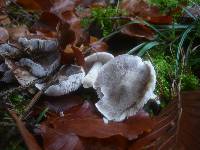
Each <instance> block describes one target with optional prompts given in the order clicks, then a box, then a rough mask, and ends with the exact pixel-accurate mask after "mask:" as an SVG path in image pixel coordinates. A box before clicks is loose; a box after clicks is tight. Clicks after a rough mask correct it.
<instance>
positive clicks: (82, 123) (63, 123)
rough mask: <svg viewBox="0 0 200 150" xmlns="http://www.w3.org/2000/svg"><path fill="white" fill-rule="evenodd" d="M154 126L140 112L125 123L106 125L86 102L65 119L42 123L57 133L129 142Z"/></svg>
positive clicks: (144, 114) (49, 120) (70, 112)
mask: <svg viewBox="0 0 200 150" xmlns="http://www.w3.org/2000/svg"><path fill="white" fill-rule="evenodd" d="M153 125H154V120H152V119H151V118H150V117H149V116H148V115H147V114H146V113H144V112H139V113H138V114H137V115H136V116H134V117H130V118H129V119H128V120H127V121H125V122H110V123H108V124H105V123H104V121H103V119H102V118H101V117H100V116H99V115H98V114H97V113H96V112H95V110H94V109H93V108H92V106H91V105H90V104H89V103H87V102H85V103H84V104H83V105H81V106H77V107H73V108H72V109H70V110H69V111H67V112H65V115H64V117H56V118H49V119H48V120H47V121H45V122H43V123H42V125H41V127H44V128H45V127H48V128H51V129H52V130H55V131H56V132H57V133H62V134H68V133H74V134H76V135H78V136H81V137H88V138H90V137H93V138H109V137H112V136H115V135H121V136H123V137H125V138H127V139H129V140H133V139H137V138H138V136H139V135H141V134H143V133H144V132H149V131H150V130H151V128H152V127H153ZM85 129H87V130H85ZM43 134H45V132H43Z"/></svg>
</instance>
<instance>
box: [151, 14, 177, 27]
mask: <svg viewBox="0 0 200 150" xmlns="http://www.w3.org/2000/svg"><path fill="white" fill-rule="evenodd" d="M147 20H148V22H150V23H152V24H158V25H166V24H172V21H173V18H172V16H158V17H147Z"/></svg>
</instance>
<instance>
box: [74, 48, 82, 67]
mask: <svg viewBox="0 0 200 150" xmlns="http://www.w3.org/2000/svg"><path fill="white" fill-rule="evenodd" d="M72 50H73V52H74V56H75V61H76V63H77V65H79V66H82V67H85V59H84V55H83V53H82V50H81V48H78V47H76V46H73V45H72Z"/></svg>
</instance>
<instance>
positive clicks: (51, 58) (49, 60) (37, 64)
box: [19, 52, 60, 77]
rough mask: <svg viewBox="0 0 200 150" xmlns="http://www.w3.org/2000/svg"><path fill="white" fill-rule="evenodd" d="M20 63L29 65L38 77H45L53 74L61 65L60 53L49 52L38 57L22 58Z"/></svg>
mask: <svg viewBox="0 0 200 150" xmlns="http://www.w3.org/2000/svg"><path fill="white" fill-rule="evenodd" d="M19 65H20V66H22V67H27V68H28V69H29V71H30V72H31V73H32V74H33V75H34V76H36V77H44V76H48V75H49V74H51V73H52V72H53V71H55V69H56V68H57V67H58V66H59V65H60V54H59V53H58V52H52V53H47V54H46V55H45V59H44V56H40V57H38V58H35V59H34V58H21V59H20V61H19Z"/></svg>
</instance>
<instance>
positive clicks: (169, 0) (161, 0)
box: [148, 0, 200, 15]
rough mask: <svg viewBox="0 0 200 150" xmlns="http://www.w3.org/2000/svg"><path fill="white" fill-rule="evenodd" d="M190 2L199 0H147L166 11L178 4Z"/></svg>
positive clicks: (199, 0)
mask: <svg viewBox="0 0 200 150" xmlns="http://www.w3.org/2000/svg"><path fill="white" fill-rule="evenodd" d="M191 2H194V3H197V4H199V3H200V0H193V1H190V0H148V3H149V4H151V5H154V6H157V7H159V8H160V10H161V11H162V12H168V11H170V10H172V9H175V8H177V7H178V6H181V5H183V4H190V3H191ZM175 15H177V14H175Z"/></svg>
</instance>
